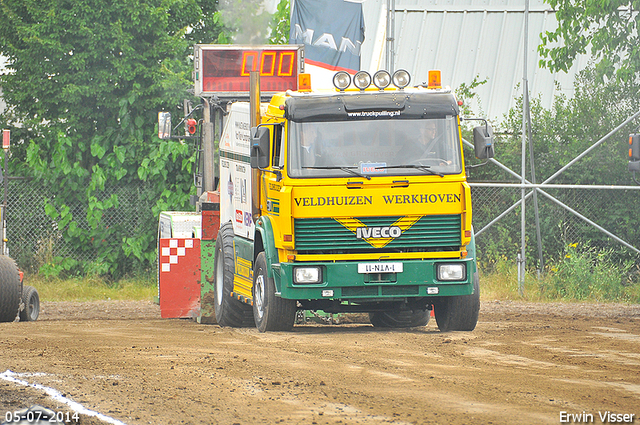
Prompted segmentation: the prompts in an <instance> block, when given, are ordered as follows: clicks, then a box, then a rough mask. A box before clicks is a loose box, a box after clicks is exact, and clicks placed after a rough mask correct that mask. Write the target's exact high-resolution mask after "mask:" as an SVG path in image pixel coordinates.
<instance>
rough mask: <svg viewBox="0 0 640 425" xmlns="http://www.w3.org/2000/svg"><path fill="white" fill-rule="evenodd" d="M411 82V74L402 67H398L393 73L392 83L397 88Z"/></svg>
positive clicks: (401, 87)
mask: <svg viewBox="0 0 640 425" xmlns="http://www.w3.org/2000/svg"><path fill="white" fill-rule="evenodd" d="M410 82H411V76H410V75H409V73H408V72H407V71H405V70H404V69H399V70H397V71H396V72H394V73H393V85H394V86H396V87H397V88H399V89H401V90H402V89H403V88H405V87H407V86H408V85H409V83H410Z"/></svg>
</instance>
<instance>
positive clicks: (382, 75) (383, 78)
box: [373, 70, 391, 90]
mask: <svg viewBox="0 0 640 425" xmlns="http://www.w3.org/2000/svg"><path fill="white" fill-rule="evenodd" d="M373 84H375V86H376V87H377V88H379V89H380V90H384V89H386V88H387V87H389V84H391V75H389V73H388V72H387V71H384V70H380V71H378V72H376V73H375V74H373Z"/></svg>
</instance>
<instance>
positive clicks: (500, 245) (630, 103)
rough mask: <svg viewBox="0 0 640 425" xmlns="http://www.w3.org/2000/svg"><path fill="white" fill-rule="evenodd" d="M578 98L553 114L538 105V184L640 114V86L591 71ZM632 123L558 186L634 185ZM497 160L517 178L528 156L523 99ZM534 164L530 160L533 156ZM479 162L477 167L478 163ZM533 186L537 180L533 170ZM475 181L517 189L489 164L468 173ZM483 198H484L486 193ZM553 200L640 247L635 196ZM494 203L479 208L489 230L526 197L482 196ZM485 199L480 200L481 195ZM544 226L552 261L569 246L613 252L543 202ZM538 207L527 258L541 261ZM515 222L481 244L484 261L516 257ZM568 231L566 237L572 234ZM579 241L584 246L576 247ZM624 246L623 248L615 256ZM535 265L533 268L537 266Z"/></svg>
mask: <svg viewBox="0 0 640 425" xmlns="http://www.w3.org/2000/svg"><path fill="white" fill-rule="evenodd" d="M574 89H575V92H574V96H573V97H572V98H567V97H565V96H557V97H556V98H555V100H554V103H553V105H552V107H551V108H550V109H546V108H544V107H543V106H542V105H541V102H540V99H532V100H531V118H532V140H533V146H534V156H535V166H536V177H537V182H538V183H542V182H543V181H544V180H546V179H547V178H549V177H550V176H552V175H553V174H555V173H556V171H558V170H559V169H561V168H562V167H564V166H565V165H566V164H567V163H569V162H570V161H571V160H573V159H574V158H575V157H577V156H578V155H579V154H581V153H583V152H584V151H585V150H587V149H588V148H589V147H591V146H592V145H593V144H594V143H596V142H597V141H598V140H600V139H601V138H602V137H603V136H605V135H606V134H608V133H609V132H610V131H611V130H612V129H614V128H615V127H616V126H617V125H618V124H620V123H622V122H624V121H625V120H626V119H627V118H629V117H630V116H631V115H633V114H634V113H636V112H637V111H638V110H639V109H640V84H638V82H626V81H617V80H608V81H606V82H604V83H602V82H600V81H599V76H598V72H597V70H596V69H595V68H593V67H590V68H587V69H585V70H583V71H582V72H580V73H579V74H578V76H577V79H576V81H575V83H574ZM637 124H638V123H637V121H636V122H635V123H633V122H632V123H630V124H628V125H627V127H626V128H623V129H621V130H620V131H619V132H618V133H617V134H615V135H613V136H612V137H610V138H609V139H608V140H607V141H606V142H604V143H602V144H601V145H599V146H598V147H597V148H596V149H594V150H593V151H591V152H590V153H589V154H588V155H587V156H585V157H583V158H582V159H581V160H580V161H578V162H577V163H575V164H574V165H572V166H571V167H569V168H568V169H567V170H565V172H563V173H562V174H560V175H559V176H558V177H557V178H556V179H554V180H553V181H552V182H551V183H552V184H579V185H633V184H634V183H633V181H632V175H631V173H630V172H628V170H627V152H628V137H627V135H628V134H629V133H630V132H632V131H634V128H636V127H637ZM496 134H497V143H496V159H497V160H499V161H500V162H501V163H503V164H505V165H506V166H507V167H509V168H510V169H512V170H515V171H516V172H518V173H519V172H520V169H521V148H522V144H521V142H522V97H520V98H519V99H517V102H516V105H515V106H514V107H513V108H512V109H511V110H510V111H509V113H508V114H507V115H506V116H505V117H504V119H503V120H502V122H501V123H500V124H499V125H497V126H496ZM527 159H528V160H529V158H528V152H527ZM476 161H477V160H476ZM526 173H527V178H528V179H530V176H531V173H530V168H529V164H528V163H527V168H526ZM468 174H469V180H470V181H486V180H489V181H505V182H513V183H518V182H519V180H516V179H515V178H514V177H513V176H511V175H509V174H507V173H506V172H504V171H502V170H500V169H498V168H497V167H494V166H492V165H490V164H488V165H485V166H483V167H478V168H473V169H470V170H468ZM481 191H484V192H481ZM545 191H546V192H547V193H549V194H550V195H552V196H554V197H556V198H558V199H560V200H562V201H563V202H565V203H566V204H567V205H569V206H571V207H572V208H573V209H575V210H577V211H578V212H580V213H582V214H584V215H586V216H587V217H588V218H590V219H591V220H593V221H595V222H596V223H598V224H599V225H600V226H602V227H604V228H605V229H607V230H609V231H612V232H613V233H614V234H616V235H617V236H620V237H621V238H622V239H624V240H626V241H628V242H631V243H636V241H637V240H638V237H639V235H640V233H639V232H638V229H637V226H634V225H633V223H634V222H637V211H638V209H639V208H640V200H639V199H638V197H637V196H635V195H630V194H624V193H622V191H620V190H612V191H604V190H603V191H595V190H590V191H587V190H582V191H576V190H573V189H571V190H569V189H562V190H559V189H545ZM478 193H482V194H483V196H485V197H490V199H491V201H490V202H483V201H480V200H479V199H481V198H480V197H476V198H474V199H475V203H474V220H476V219H477V220H481V222H476V223H477V227H480V228H481V227H482V226H483V225H484V224H486V223H487V222H488V221H489V220H491V219H493V218H495V217H496V216H497V214H499V213H501V212H502V211H504V210H506V209H507V208H508V207H510V206H511V205H513V204H514V203H515V202H516V201H518V200H519V199H520V191H519V190H517V191H510V192H507V191H505V190H500V191H496V190H491V191H490V190H489V189H480V188H479V190H478ZM478 196H480V195H478ZM538 199H539V200H541V213H540V218H541V221H542V238H543V247H544V248H543V249H544V251H545V252H544V256H545V258H546V259H547V260H550V259H558V258H562V257H563V255H564V252H565V249H566V247H567V244H569V243H575V242H581V243H583V242H587V241H588V242H589V243H590V244H591V246H592V247H594V248H597V249H600V248H603V247H605V246H610V241H609V239H608V237H607V236H606V235H604V234H603V233H601V232H600V231H598V230H597V229H595V228H593V227H592V226H590V225H588V224H586V223H584V222H583V221H582V220H580V219H578V218H575V216H573V215H572V214H571V213H569V212H567V211H565V210H564V209H562V208H560V207H558V206H556V205H555V204H553V203H551V202H550V201H548V200H547V199H546V198H544V197H543V196H539V197H538ZM532 205H533V203H532V202H531V201H527V219H528V220H529V221H528V223H527V228H528V232H530V233H528V235H527V241H528V242H527V244H528V246H529V248H528V249H527V252H528V255H531V256H532V257H534V256H536V251H537V250H536V249H535V243H536V242H535V241H536V236H535V233H534V229H535V223H534V222H533V209H532ZM519 223H520V217H519V216H516V214H510V215H507V216H505V217H504V218H503V219H502V220H501V221H500V222H499V224H497V225H494V226H493V228H492V229H490V230H489V232H487V234H485V235H484V236H483V238H482V239H479V240H478V245H479V248H478V252H480V253H481V255H482V256H483V259H484V260H485V261H487V262H492V261H495V260H497V259H499V258H500V257H502V256H508V255H510V253H511V254H512V253H513V252H515V251H516V249H517V246H518V245H519V240H517V238H513V239H515V240H512V235H513V231H512V229H518V228H519V226H520V224H519ZM567 229H569V231H568V232H567V231H566V230H567ZM576 238H579V239H576ZM617 247H618V246H617V245H616V248H617ZM533 260H534V258H531V259H528V264H535V261H533Z"/></svg>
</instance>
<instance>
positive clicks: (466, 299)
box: [433, 272, 480, 332]
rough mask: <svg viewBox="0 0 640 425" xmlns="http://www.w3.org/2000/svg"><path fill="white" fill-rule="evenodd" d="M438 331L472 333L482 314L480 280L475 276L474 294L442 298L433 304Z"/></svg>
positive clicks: (475, 274)
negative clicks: (479, 315)
mask: <svg viewBox="0 0 640 425" xmlns="http://www.w3.org/2000/svg"><path fill="white" fill-rule="evenodd" d="M433 307H434V309H435V311H434V315H435V317H436V323H437V324H438V329H440V331H441V332H449V331H472V330H474V329H475V328H476V324H477V323H478V313H479V312H480V278H479V276H478V272H475V273H474V274H473V294H471V295H462V296H459V297H447V298H442V299H440V300H438V301H437V302H435V303H434V304H433Z"/></svg>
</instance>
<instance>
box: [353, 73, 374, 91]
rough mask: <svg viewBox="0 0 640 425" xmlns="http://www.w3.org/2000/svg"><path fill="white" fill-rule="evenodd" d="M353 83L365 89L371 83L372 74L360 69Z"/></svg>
mask: <svg viewBox="0 0 640 425" xmlns="http://www.w3.org/2000/svg"><path fill="white" fill-rule="evenodd" d="M353 84H354V85H355V86H356V87H357V88H359V89H360V90H364V89H366V88H367V87H369V86H370V85H371V75H369V73H368V72H367V71H358V72H357V73H356V75H354V76H353Z"/></svg>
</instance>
